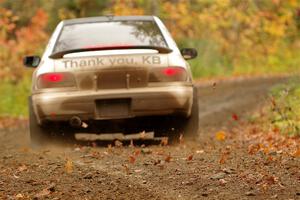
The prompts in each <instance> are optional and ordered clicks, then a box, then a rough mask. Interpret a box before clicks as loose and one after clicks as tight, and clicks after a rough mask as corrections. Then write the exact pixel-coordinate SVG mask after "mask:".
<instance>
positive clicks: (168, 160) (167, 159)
mask: <svg viewBox="0 0 300 200" xmlns="http://www.w3.org/2000/svg"><path fill="white" fill-rule="evenodd" d="M171 159H172V157H171V155H170V154H169V155H168V156H167V157H166V158H165V161H166V162H170V161H171Z"/></svg>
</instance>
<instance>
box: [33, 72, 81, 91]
mask: <svg viewBox="0 0 300 200" xmlns="http://www.w3.org/2000/svg"><path fill="white" fill-rule="evenodd" d="M37 86H38V88H39V89H46V88H64V87H75V86H76V84H75V78H74V76H73V74H71V73H68V72H59V73H58V72H57V73H46V74H41V75H40V76H39V77H38V80H37Z"/></svg>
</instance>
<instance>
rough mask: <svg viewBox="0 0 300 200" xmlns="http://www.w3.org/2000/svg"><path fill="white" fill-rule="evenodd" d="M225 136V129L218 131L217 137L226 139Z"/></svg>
mask: <svg viewBox="0 0 300 200" xmlns="http://www.w3.org/2000/svg"><path fill="white" fill-rule="evenodd" d="M225 138H226V133H225V132H224V131H218V132H217V133H216V139H217V140H218V141H224V140H225Z"/></svg>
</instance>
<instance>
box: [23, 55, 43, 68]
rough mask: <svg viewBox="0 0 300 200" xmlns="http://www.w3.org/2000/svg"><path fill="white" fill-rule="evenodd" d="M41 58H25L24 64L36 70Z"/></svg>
mask: <svg viewBox="0 0 300 200" xmlns="http://www.w3.org/2000/svg"><path fill="white" fill-rule="evenodd" d="M40 61H41V58H40V57H39V56H25V57H24V58H23V64H24V65H25V66H26V67H32V68H36V67H37V66H38V65H39V64H40Z"/></svg>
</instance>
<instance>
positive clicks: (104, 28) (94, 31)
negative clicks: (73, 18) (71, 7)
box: [54, 21, 167, 53]
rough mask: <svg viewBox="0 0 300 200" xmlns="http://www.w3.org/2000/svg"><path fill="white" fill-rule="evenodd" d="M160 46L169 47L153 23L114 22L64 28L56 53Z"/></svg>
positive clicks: (66, 26)
mask: <svg viewBox="0 0 300 200" xmlns="http://www.w3.org/2000/svg"><path fill="white" fill-rule="evenodd" d="M116 46H159V47H167V44H166V42H165V40H164V38H163V36H162V34H161V32H160V30H159V28H158V27H157V25H156V23H155V22H154V21H113V22H93V23H81V24H72V25H65V26H64V27H63V29H62V32H61V34H60V36H59V38H58V40H57V42H56V45H55V48H54V53H55V52H60V51H65V50H72V49H80V48H96V47H116Z"/></svg>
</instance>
